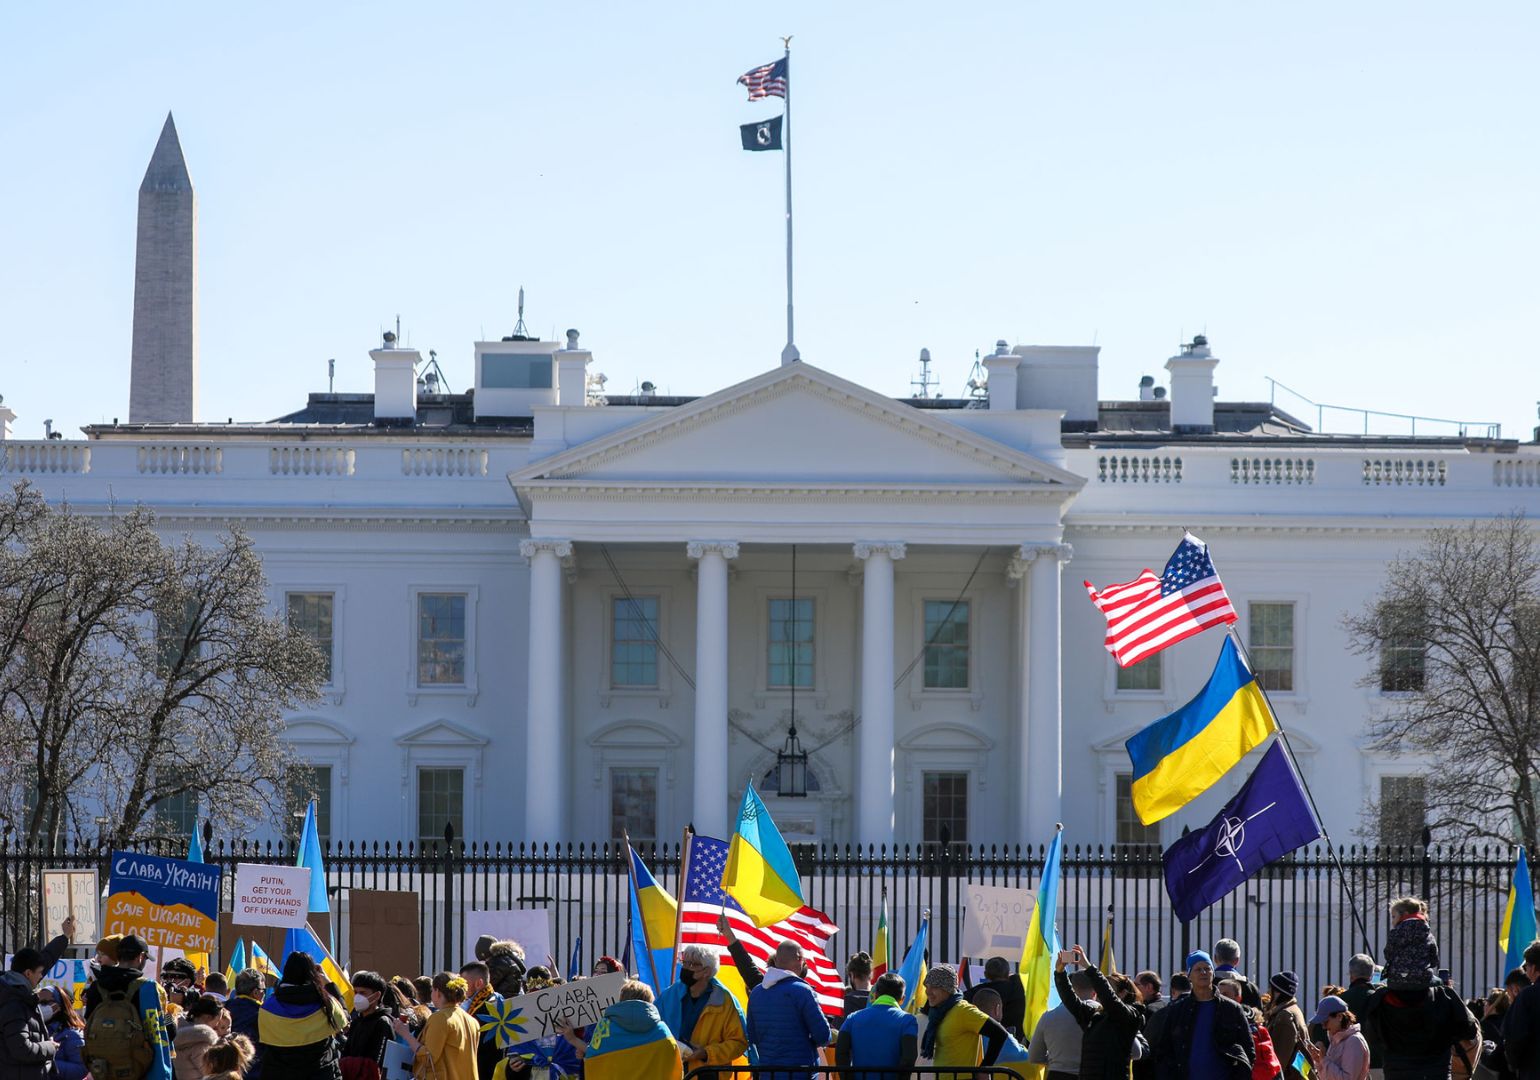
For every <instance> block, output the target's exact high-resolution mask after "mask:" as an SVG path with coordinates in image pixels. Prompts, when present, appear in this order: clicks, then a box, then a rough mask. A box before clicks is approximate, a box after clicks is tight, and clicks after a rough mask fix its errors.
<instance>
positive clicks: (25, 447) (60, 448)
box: [0, 439, 91, 476]
mask: <svg viewBox="0 0 1540 1080" xmlns="http://www.w3.org/2000/svg"><path fill="white" fill-rule="evenodd" d="M0 447H3V449H0V472H3V473H11V474H14V475H17V476H25V475H33V474H40V473H88V472H90V471H91V447H90V446H89V445H87V444H86V443H81V442H62V441H60V440H57V439H55V440H51V441H38V442H33V441H30V440H29V441H26V442H13V441H10V440H7V441H6V442H5V443H3V444H0Z"/></svg>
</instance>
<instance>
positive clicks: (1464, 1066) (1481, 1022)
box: [0, 898, 1540, 1080]
mask: <svg viewBox="0 0 1540 1080" xmlns="http://www.w3.org/2000/svg"><path fill="white" fill-rule="evenodd" d="M1392 918H1393V920H1394V926H1393V928H1392V931H1391V933H1390V935H1389V937H1388V939H1387V942H1386V949H1385V958H1384V960H1385V963H1384V966H1383V968H1380V967H1377V966H1376V964H1375V961H1374V959H1373V958H1372V957H1370V956H1368V955H1364V954H1359V955H1356V956H1353V957H1352V958H1351V959H1350V960H1349V961H1348V962H1347V964H1346V969H1345V973H1346V985H1343V986H1337V985H1328V986H1326V987H1323V988H1322V990H1321V993H1320V994H1319V995H1317V996H1315V997H1314V1000H1315V1002H1316V1004H1315V1005H1314V1007H1313V1008H1312V1007H1310V1006H1309V1005H1308V1004H1307V1001H1308V1000H1310V999H1306V998H1304V997H1302V996H1301V993H1302V992H1301V987H1300V985H1299V979H1298V977H1297V976H1296V975H1295V974H1294V973H1293V972H1291V971H1277V972H1273V973H1271V974H1270V975H1268V976H1267V978H1266V980H1265V982H1262V981H1257V980H1253V979H1252V978H1250V977H1249V976H1248V975H1247V974H1246V973H1245V971H1244V966H1243V963H1242V955H1241V949H1240V946H1239V944H1238V943H1237V942H1235V941H1233V940H1230V939H1221V940H1220V941H1218V942H1216V943H1215V944H1214V947H1213V949H1212V951H1211V952H1205V951H1196V952H1193V953H1192V954H1191V955H1189V956H1188V957H1187V958H1186V962H1185V963H1184V965H1183V970H1181V971H1179V972H1174V973H1172V974H1171V975H1170V976H1169V977H1168V978H1165V979H1163V978H1162V976H1161V975H1160V974H1159V973H1158V972H1155V971H1141V972H1139V973H1138V974H1137V975H1135V976H1133V977H1132V978H1130V977H1129V976H1127V975H1124V974H1121V973H1119V972H1116V971H1111V970H1108V971H1102V970H1099V969H1098V968H1097V966H1096V965H1094V964H1092V963H1091V962H1090V960H1089V958H1088V957H1087V955H1086V953H1085V950H1084V949H1083V948H1082V947H1081V946H1079V945H1075V946H1073V947H1072V948H1070V949H1068V950H1065V951H1064V952H1062V953H1060V954H1059V955H1058V956H1057V957H1056V958H1055V963H1054V984H1055V988H1056V991H1057V997H1058V1004H1057V1005H1056V1006H1055V1007H1054V1008H1052V1009H1050V1010H1048V1011H1047V1012H1046V1013H1044V1014H1043V1015H1042V1016H1041V1017H1040V1018H1039V1019H1038V1021H1037V1023H1036V1025H1035V1026H1034V1027H1033V1030H1031V1031H1030V1032H1028V1031H1027V1030H1026V1029H1025V1024H1026V1022H1027V1017H1026V1010H1027V999H1026V996H1025V994H1024V992H1023V984H1022V980H1021V979H1020V978H1019V977H1018V975H1017V974H1016V973H1015V972H1014V971H1013V970H1012V965H1011V964H1010V963H1009V962H1008V961H1007V960H1005V959H1004V958H1002V957H993V958H990V959H988V960H986V961H985V963H984V965H983V978H982V980H980V981H979V982H977V983H975V984H974V985H971V986H968V985H964V983H963V982H962V981H960V975H959V971H958V969H956V968H954V967H952V966H950V965H945V964H937V965H935V966H933V967H930V968H929V969H928V970H927V972H926V974H925V976H924V979H923V984H922V985H921V986H920V987H919V988H918V989H917V990H916V991H915V992H914V993H911V989H912V988H910V987H908V986H906V985H905V982H904V979H903V978H902V977H901V976H900V975H898V974H896V973H894V972H880V973H876V974H875V978H874V969H873V963H872V958H871V957H870V956H868V955H867V954H865V953H858V954H856V955H855V956H852V957H851V958H850V960H849V962H848V964H847V967H846V980H847V985H846V987H845V991H844V1000H843V1009H842V1012H843V1015H842V1016H840V1017H837V1018H830V1017H826V1016H825V1014H824V1012H823V1011H822V1009H821V1008H820V1004H819V1001H818V995H817V994H816V993H815V991H814V989H813V987H812V986H811V985H810V984H809V982H808V970H809V969H808V964H807V960H806V958H805V957H804V955H803V953H802V950H801V947H800V946H798V945H797V944H796V943H795V942H790V941H788V942H784V943H782V944H781V945H780V947H779V948H777V949H776V951H775V953H774V955H773V956H772V957H771V959H770V962H769V964H768V965H767V966H766V967H765V968H764V969H763V970H761V969H760V968H759V967H758V966H757V965H756V964H755V962H754V960H753V958H752V957H750V956H749V954H748V953H747V952H746V951H743V950H742V948H741V946H737V947H736V948H734V949H733V956H734V958H735V961H736V963H737V966H738V972H739V974H740V976H741V977H742V979H743V981H744V983H745V985H746V986H747V988H748V991H749V993H748V1004H747V1008H744V1007H742V1006H741V1005H740V1003H739V1000H738V998H737V997H735V996H734V995H733V993H732V992H731V991H730V990H729V988H728V986H727V985H726V984H724V983H723V982H722V980H721V979H720V978H719V977H718V975H719V967H718V964H719V961H718V954H717V952H716V951H715V950H714V949H711V948H704V947H701V946H697V945H689V946H685V947H684V948H682V949H681V950H680V954H679V958H678V967H677V975H678V977H677V980H676V981H675V982H674V983H673V984H672V985H670V986H668V987H667V988H665V989H664V990H663V992H662V993H661V994H659V995H656V997H655V996H654V994H653V991H652V990H651V989H650V988H649V987H648V986H647V985H646V984H645V983H642V982H640V981H636V980H633V979H627V980H626V981H625V982H624V985H623V988H622V989H621V991H620V994H619V999H618V1000H617V1001H615V1002H614V1003H613V1004H611V1005H609V1006H608V1007H607V1008H606V1009H605V1010H604V1012H603V1016H602V1017H601V1018H600V1019H599V1020H598V1021H597V1022H596V1023H593V1024H591V1025H589V1026H587V1027H584V1028H570V1027H568V1028H562V1029H560V1030H559V1032H558V1033H557V1034H556V1035H554V1036H551V1037H549V1038H546V1039H544V1040H542V1041H541V1042H540V1045H539V1047H538V1049H536V1050H535V1052H533V1053H531V1052H527V1051H528V1050H529V1049H530V1047H529V1046H528V1045H526V1046H523V1047H515V1048H514V1051H513V1052H510V1051H508V1050H507V1049H504V1048H502V1047H500V1046H499V1044H498V1041H497V1040H495V1039H494V1038H493V1037H492V1034H491V1032H492V1031H493V1030H494V1029H495V1028H496V1027H497V1026H498V1021H499V1020H500V1019H502V1018H504V1016H505V1011H504V1009H503V1003H504V1001H505V999H506V998H509V997H513V996H517V995H520V994H524V993H529V992H533V991H535V990H539V989H543V988H545V987H549V986H552V985H554V984H556V983H559V982H560V981H561V979H560V978H559V977H558V976H557V974H556V973H555V964H554V963H548V964H547V965H527V963H526V958H525V955H524V951H523V949H522V948H521V947H520V946H519V945H518V944H517V943H515V942H511V941H497V940H494V939H492V938H490V937H484V938H482V939H481V940H479V941H478V942H477V943H476V947H475V957H474V959H472V960H469V961H467V963H466V964H465V965H464V966H462V967H461V969H460V970H459V972H457V973H456V972H450V971H443V972H439V973H438V974H437V975H434V976H431V977H429V976H418V977H411V978H408V977H405V976H401V975H396V976H392V977H385V976H383V975H381V974H379V973H376V972H372V971H358V972H354V973H353V974H352V975H351V977H350V982H351V985H350V987H348V988H347V990H348V993H350V995H351V1008H348V1007H347V1003H346V997H345V995H344V991H343V990H342V989H339V987H337V986H336V985H334V984H333V983H332V982H331V981H329V980H328V978H327V976H326V974H325V972H324V971H323V969H322V968H321V967H320V966H318V965H317V963H316V962H315V961H314V960H313V959H312V958H311V957H310V956H308V955H306V954H305V953H301V952H296V953H291V954H290V955H289V956H288V957H287V958H286V959H285V962H284V965H283V970H282V972H281V973H279V974H278V975H277V977H276V979H274V978H271V977H267V976H264V974H263V972H261V971H259V970H257V969H255V968H247V969H245V970H243V971H239V972H236V973H235V974H234V978H233V980H231V982H230V983H229V984H227V983H226V980H225V979H224V978H223V977H221V976H220V975H218V974H206V973H205V972H203V971H201V970H197V969H195V968H194V967H193V965H192V964H191V963H190V962H188V961H187V960H186V959H185V958H182V957H177V958H174V959H171V960H168V961H167V962H166V963H165V964H163V965H161V966H160V968H159V971H158V977H157V978H156V979H155V980H153V981H152V980H148V979H146V978H145V975H144V971H145V967H146V961H147V959H148V955H149V950H148V948H147V947H146V945H145V943H144V942H143V941H141V940H139V939H138V938H136V937H134V936H132V935H129V936H112V937H108V938H105V939H103V940H102V941H101V942H99V943H98V945H97V950H96V955H95V957H94V958H93V959H92V960H91V961H90V962H89V965H88V966H89V969H90V980H89V983H88V985H87V986H86V987H85V989H84V992H83V994H82V995H81V1001H80V1008H78V1009H77V1002H76V1000H75V998H74V996H72V995H71V994H70V993H69V992H67V991H66V990H64V989H63V988H61V987H58V986H53V985H49V984H46V983H45V981H44V980H45V977H46V974H47V972H48V971H49V969H50V968H52V967H53V965H54V964H55V963H56V962H57V961H58V960H59V958H60V957H61V956H62V955H63V954H64V951H65V950H66V949H67V948H68V947H69V944H70V937H71V936H72V934H73V932H74V926H73V924H72V923H66V925H65V926H64V931H65V932H64V934H63V935H62V936H60V937H58V938H56V939H54V940H53V941H51V942H49V943H48V944H47V945H46V946H44V947H43V948H41V949H38V948H24V949H21V950H19V951H18V952H17V953H16V954H15V956H14V957H13V958H12V960H11V963H10V970H9V971H6V972H4V973H0V1080H88V1078H89V1080H205V1078H212V1080H390V1078H388V1077H387V1076H386V1071H387V1056H388V1055H387V1048H388V1047H389V1046H391V1045H392V1044H396V1045H398V1046H399V1047H402V1048H404V1050H403V1051H401V1053H403V1055H404V1056H405V1057H407V1058H409V1060H410V1061H411V1069H412V1073H413V1076H414V1077H415V1080H526V1078H527V1080H541V1078H542V1077H546V1076H587V1077H591V1078H592V1080H679V1078H681V1077H683V1076H684V1075H685V1074H687V1073H689V1072H690V1071H691V1070H692V1069H695V1068H698V1067H702V1066H711V1067H724V1068H727V1069H742V1070H743V1072H742V1073H741V1074H736V1075H741V1076H742V1077H744V1078H747V1077H749V1076H750V1075H755V1076H774V1077H776V1078H777V1080H809V1078H811V1077H813V1076H815V1075H817V1074H818V1071H819V1069H820V1067H821V1066H827V1065H830V1064H833V1065H837V1066H842V1067H847V1068H851V1069H854V1070H859V1071H858V1072H857V1073H856V1075H860V1076H864V1077H866V1078H868V1080H890V1078H893V1080H897V1078H902V1077H906V1076H907V1075H908V1074H909V1070H911V1069H913V1068H915V1067H916V1066H927V1067H930V1068H933V1069H942V1070H948V1072H945V1073H942V1074H941V1075H947V1076H950V1077H953V1078H955V1080H966V1078H968V1077H971V1076H972V1075H973V1074H972V1072H971V1071H970V1070H971V1069H974V1068H977V1067H979V1066H995V1067H1002V1068H1008V1069H1012V1070H1014V1071H1016V1073H1017V1074H1018V1075H1020V1076H1022V1077H1024V1078H1034V1080H1035V1078H1041V1077H1046V1080H1130V1078H1131V1080H1540V941H1537V942H1535V943H1534V944H1532V945H1531V946H1530V947H1529V948H1528V949H1526V950H1525V952H1524V964H1523V967H1522V968H1520V969H1517V970H1514V971H1512V972H1509V973H1508V974H1507V976H1506V978H1505V980H1504V984H1503V986H1501V987H1494V988H1493V989H1492V990H1491V991H1490V992H1489V993H1487V994H1486V995H1485V996H1484V997H1482V998H1477V999H1473V1000H1471V1001H1465V1000H1462V999H1461V998H1460V996H1459V995H1458V993H1457V992H1456V991H1455V989H1454V987H1453V986H1452V985H1450V980H1449V978H1448V973H1447V971H1445V970H1443V969H1440V968H1439V967H1438V945H1437V942H1436V940H1435V939H1434V937H1433V935H1432V933H1431V930H1430V928H1429V925H1428V919H1427V909H1426V905H1424V904H1423V903H1422V902H1421V901H1419V900H1415V899H1412V898H1403V899H1401V900H1398V901H1396V903H1395V905H1394V906H1393V908H1392ZM733 944H734V945H736V943H733ZM740 954H741V955H740ZM966 971H967V966H966V965H964V970H963V975H964V976H965V975H966ZM616 972H621V973H623V967H622V965H621V962H620V961H618V960H615V959H614V958H612V957H608V956H606V957H601V958H600V959H599V960H598V961H597V962H596V963H595V965H594V968H593V974H595V975H603V974H612V973H616ZM911 1003H912V1004H911ZM157 1063H158V1064H157ZM751 1070H752V1072H751ZM954 1070H955V1071H954ZM729 1075H733V1074H729Z"/></svg>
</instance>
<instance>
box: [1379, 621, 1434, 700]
mask: <svg viewBox="0 0 1540 1080" xmlns="http://www.w3.org/2000/svg"><path fill="white" fill-rule="evenodd" d="M1380 635H1381V638H1380V689H1381V690H1383V691H1385V692H1386V693H1398V692H1408V691H1416V690H1421V689H1422V685H1423V677H1424V674H1425V671H1426V663H1427V645H1426V641H1427V627H1426V624H1425V622H1424V617H1423V613H1422V610H1421V609H1420V608H1417V607H1413V606H1411V605H1406V604H1387V605H1385V606H1383V607H1382V608H1381V609H1380Z"/></svg>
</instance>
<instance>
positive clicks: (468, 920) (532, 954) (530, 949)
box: [465, 908, 553, 967]
mask: <svg viewBox="0 0 1540 1080" xmlns="http://www.w3.org/2000/svg"><path fill="white" fill-rule="evenodd" d="M482 934H491V935H492V936H493V937H495V938H497V939H498V940H499V941H503V940H512V941H517V942H518V943H519V944H520V945H522V946H524V962H525V963H526V964H528V965H530V966H531V967H533V966H534V965H536V964H543V963H545V958H546V957H547V956H550V955H553V953H552V949H551V913H550V911H548V910H547V909H545V908H521V909H517V910H514V911H467V912H466V913H465V946H466V948H465V951H466V952H467V953H469V952H470V946H471V945H473V944H475V941H476V939H477V938H479V937H480V936H481V935H482Z"/></svg>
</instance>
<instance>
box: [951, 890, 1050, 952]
mask: <svg viewBox="0 0 1540 1080" xmlns="http://www.w3.org/2000/svg"><path fill="white" fill-rule="evenodd" d="M963 897H964V902H965V903H966V904H967V913H966V917H965V918H964V919H963V934H962V953H963V955H964V956H968V957H981V958H984V959H987V958H989V957H991V956H1003V957H1005V958H1006V959H1007V960H1009V961H1011V963H1013V964H1014V963H1015V962H1016V961H1017V960H1019V959H1020V958H1021V951H1022V948H1023V946H1025V945H1026V941H1027V926H1028V924H1029V923H1031V921H1032V907H1033V905H1034V904H1035V903H1036V894H1035V893H1033V891H1032V890H1031V889H1012V888H1008V887H1006V886H1003V885H977V884H973V883H972V882H970V883H969V884H967V885H965V886H963Z"/></svg>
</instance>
